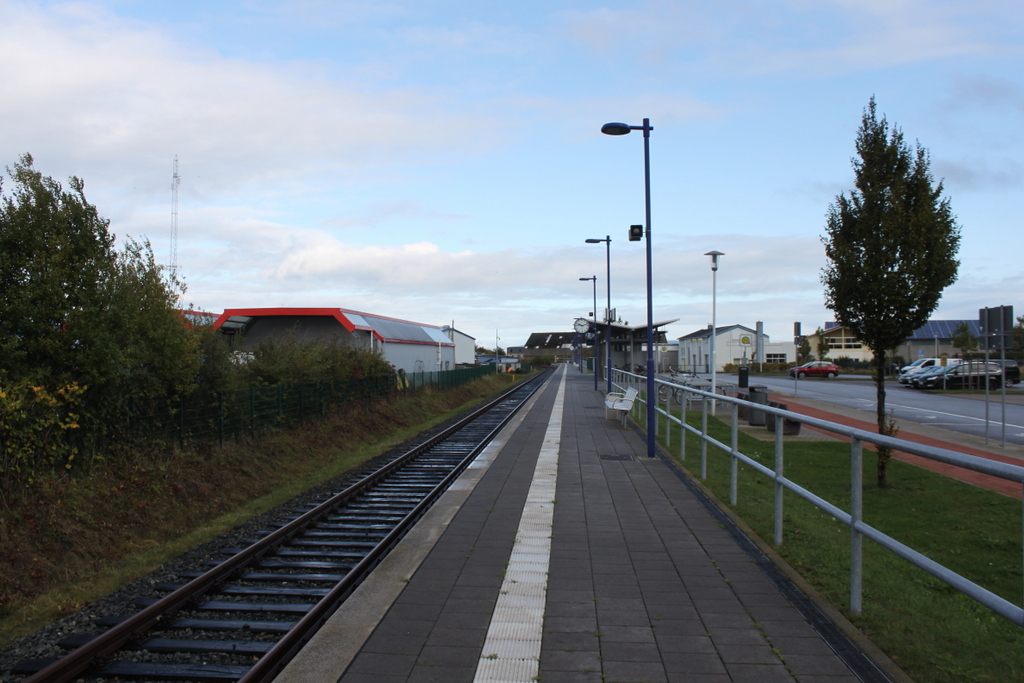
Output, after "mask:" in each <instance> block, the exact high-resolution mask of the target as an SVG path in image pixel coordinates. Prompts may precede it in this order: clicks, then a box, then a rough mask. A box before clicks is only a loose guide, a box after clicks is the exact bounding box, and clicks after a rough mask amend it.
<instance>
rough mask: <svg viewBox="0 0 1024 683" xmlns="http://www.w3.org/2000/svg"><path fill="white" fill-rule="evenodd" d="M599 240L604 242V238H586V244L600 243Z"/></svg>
mask: <svg viewBox="0 0 1024 683" xmlns="http://www.w3.org/2000/svg"><path fill="white" fill-rule="evenodd" d="M601 242H604V240H597V239H593V238H590V239H587V244H600V243H601Z"/></svg>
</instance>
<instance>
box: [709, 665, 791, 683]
mask: <svg viewBox="0 0 1024 683" xmlns="http://www.w3.org/2000/svg"><path fill="white" fill-rule="evenodd" d="M726 668H727V669H728V671H729V677H730V678H731V679H732V680H733V681H735V682H736V683H793V681H794V678H793V677H792V676H791V675H790V674H789V672H788V671H786V667H784V666H783V665H782V662H778V663H776V664H729V665H728V666H727V667H726Z"/></svg>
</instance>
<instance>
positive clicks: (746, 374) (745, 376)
mask: <svg viewBox="0 0 1024 683" xmlns="http://www.w3.org/2000/svg"><path fill="white" fill-rule="evenodd" d="M739 373H740V388H741V389H745V388H746V387H747V382H749V381H750V368H748V367H747V366H746V365H741V366H740V367H739Z"/></svg>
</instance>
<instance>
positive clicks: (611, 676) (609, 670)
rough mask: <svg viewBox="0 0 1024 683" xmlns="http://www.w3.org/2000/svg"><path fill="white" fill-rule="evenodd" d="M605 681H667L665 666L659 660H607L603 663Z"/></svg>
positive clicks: (651, 682) (614, 682)
mask: <svg viewBox="0 0 1024 683" xmlns="http://www.w3.org/2000/svg"><path fill="white" fill-rule="evenodd" d="M602 668H603V670H604V680H605V681H607V683H616V682H621V683H626V682H628V683H639V682H641V681H642V683H667V681H668V677H667V676H666V675H665V667H663V666H662V665H661V662H609V661H607V660H605V662H604V665H603V667H602Z"/></svg>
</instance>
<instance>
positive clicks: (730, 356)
mask: <svg viewBox="0 0 1024 683" xmlns="http://www.w3.org/2000/svg"><path fill="white" fill-rule="evenodd" d="M758 328H760V323H758ZM795 360H796V346H795V345H794V344H793V342H792V341H788V342H775V343H773V342H772V341H771V340H770V339H769V337H768V335H766V334H764V333H763V332H761V333H760V334H758V330H753V329H751V328H749V327H746V326H745V325H727V326H725V327H719V328H718V329H717V330H716V333H715V361H716V362H715V366H716V367H715V371H716V372H721V371H722V369H723V368H724V367H725V365H726V364H728V363H734V364H736V365H742V364H744V363H747V364H751V363H792V362H794V361H795ZM679 367H680V369H682V370H686V371H690V372H711V325H708V326H707V327H706V328H704V329H700V330H697V331H695V332H691V333H690V334H688V335H685V336H683V337H680V338H679Z"/></svg>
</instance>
